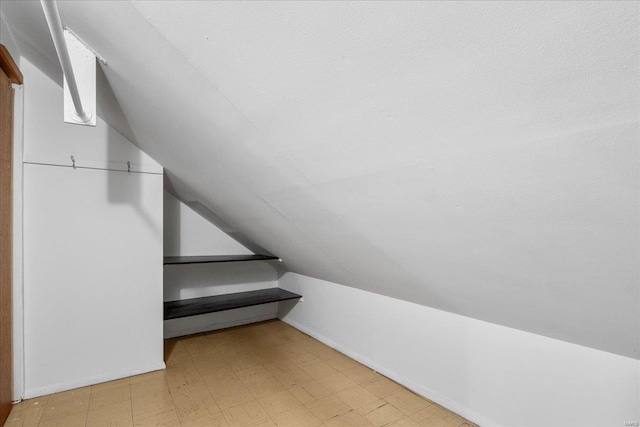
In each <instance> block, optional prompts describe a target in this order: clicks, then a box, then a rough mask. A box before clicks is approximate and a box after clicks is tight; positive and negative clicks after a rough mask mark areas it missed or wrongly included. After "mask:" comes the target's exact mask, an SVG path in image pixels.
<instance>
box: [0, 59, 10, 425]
mask: <svg viewBox="0 0 640 427" xmlns="http://www.w3.org/2000/svg"><path fill="white" fill-rule="evenodd" d="M0 111H1V112H2V114H0V424H3V423H4V421H5V420H6V418H7V416H8V415H9V412H10V411H11V400H12V391H13V376H12V373H13V362H12V353H13V350H12V348H13V346H12V345H11V344H12V337H11V335H12V332H11V330H12V327H11V317H12V314H11V311H12V305H13V300H12V297H11V288H12V278H13V273H12V263H13V261H12V253H11V252H12V244H11V242H12V238H13V232H12V224H13V220H12V206H13V195H12V182H11V179H12V175H13V172H12V164H13V154H12V152H13V88H12V87H11V81H10V80H9V77H8V76H7V75H6V74H5V72H4V70H3V69H0Z"/></svg>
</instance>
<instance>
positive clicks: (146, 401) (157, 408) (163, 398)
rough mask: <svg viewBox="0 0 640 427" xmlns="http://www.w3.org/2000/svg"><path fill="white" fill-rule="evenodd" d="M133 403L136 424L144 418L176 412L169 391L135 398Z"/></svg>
mask: <svg viewBox="0 0 640 427" xmlns="http://www.w3.org/2000/svg"><path fill="white" fill-rule="evenodd" d="M131 402H132V409H133V421H134V423H136V422H138V420H141V419H144V418H150V417H154V416H157V415H160V414H162V413H165V412H171V411H173V412H175V411H176V410H175V406H174V404H173V399H172V398H171V394H170V393H169V392H168V391H166V392H161V393H154V394H149V395H142V396H140V397H134V398H133V399H132V400H131Z"/></svg>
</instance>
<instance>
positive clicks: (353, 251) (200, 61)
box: [3, 1, 640, 358]
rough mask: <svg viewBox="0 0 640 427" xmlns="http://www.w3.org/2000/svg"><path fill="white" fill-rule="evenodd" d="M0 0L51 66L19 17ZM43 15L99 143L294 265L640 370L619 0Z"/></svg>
mask: <svg viewBox="0 0 640 427" xmlns="http://www.w3.org/2000/svg"><path fill="white" fill-rule="evenodd" d="M3 3H4V4H3V10H4V11H5V16H6V17H7V18H8V19H10V20H11V21H12V22H14V23H15V25H14V27H15V29H16V33H17V32H20V33H21V34H22V35H24V37H25V38H27V39H28V40H29V41H30V43H31V45H33V46H35V47H37V48H38V49H39V50H40V51H42V52H45V53H46V54H48V55H49V56H50V57H53V58H54V59H55V52H54V51H53V46H52V43H51V41H50V36H49V34H48V31H47V29H46V23H45V22H44V19H42V11H41V8H40V5H39V4H38V2H29V1H19V2H3ZM60 13H61V15H62V18H63V21H64V22H65V24H66V25H69V26H70V27H71V28H72V29H73V30H74V31H75V32H76V33H78V34H79V35H80V36H81V37H83V39H85V40H86V41H88V42H89V43H90V44H91V45H92V46H93V47H95V48H96V49H97V50H98V52H100V53H101V54H102V55H103V56H105V57H106V58H107V60H108V61H109V64H110V65H109V67H108V68H107V69H106V70H105V75H106V77H107V79H108V80H109V83H110V86H111V88H112V89H113V93H114V94H115V98H117V100H118V102H119V103H120V104H121V107H122V110H123V111H126V115H125V116H124V118H126V120H125V119H124V118H123V119H121V120H119V121H117V122H115V121H114V122H113V123H117V127H118V129H120V130H121V131H122V133H123V134H127V135H133V136H135V138H136V139H135V141H136V143H137V144H138V146H139V147H141V148H142V149H143V150H145V151H146V152H147V153H150V154H152V155H153V156H154V158H155V159H157V160H158V161H160V162H161V163H162V164H163V165H164V166H165V167H166V168H167V169H168V170H169V171H170V172H171V173H172V178H175V179H176V182H179V183H180V185H176V189H177V192H178V194H179V196H181V197H183V198H184V199H185V200H198V201H200V202H201V203H202V204H203V205H205V206H207V207H208V208H209V209H211V210H212V211H215V212H216V214H217V215H219V217H220V218H222V219H223V220H224V221H225V222H226V223H228V224H229V226H230V227H231V228H233V229H234V230H238V231H241V232H242V233H243V235H245V236H246V237H247V238H249V239H250V240H252V241H253V242H255V243H256V244H258V245H260V246H262V247H264V248H266V249H268V250H269V251H271V252H272V253H274V254H276V255H278V256H280V257H281V258H282V259H283V260H284V263H285V266H286V268H287V269H289V270H290V271H296V272H299V273H302V274H306V275H308V276H313V277H321V278H323V279H325V280H330V281H333V282H336V283H342V284H344V285H348V286H352V287H355V288H360V289H363V290H366V291H369V292H375V293H378V294H382V295H387V296H390V297H394V298H398V299H402V300H405V301H411V302H414V303H418V304H422V305H426V306H431V307H433V308H437V309H441V310H446V311H450V312H454V313H457V314H460V315H464V316H468V317H473V318H476V319H481V320H485V321H489V322H493V323H497V324H502V325H506V326H509V327H514V328H518V329H522V330H526V331H529V332H533V333H537V334H542V335H545V336H548V337H552V338H558V339H562V340H565V341H569V342H573V343H577V344H581V345H586V346H590V347H594V348H599V349H602V350H606V351H611V352H615V353H618V354H622V355H625V356H631V357H635V358H640V339H639V338H638V337H640V326H639V325H640V311H638V310H637V306H638V301H639V300H640V288H639V287H638V284H639V283H640V276H639V272H640V268H639V264H638V263H639V261H638V260H639V259H640V246H639V245H638V241H639V239H638V236H639V235H640V231H639V229H638V227H639V224H640V212H639V210H638V206H640V200H639V197H640V196H639V194H640V187H639V183H640V175H639V173H640V171H639V169H638V162H637V159H638V141H639V139H640V138H639V137H638V116H639V112H640V111H639V105H640V102H639V94H640V89H639V86H638V83H639V80H638V74H639V73H640V60H639V52H640V46H639V38H638V30H639V28H640V14H639V9H638V7H637V3H635V2H616V1H607V2H604V1H602V2H573V1H553V2H513V1H496V2H185V1H163V2H146V1H132V2H60ZM123 28H124V29H126V31H123ZM131 40H136V43H131ZM185 82H188V84H185ZM158 88H162V89H161V90H159V89H158ZM130 138H132V140H133V137H130ZM78 157H79V158H82V157H81V156H78ZM62 160H66V159H64V158H63V159H62ZM187 196H192V197H187Z"/></svg>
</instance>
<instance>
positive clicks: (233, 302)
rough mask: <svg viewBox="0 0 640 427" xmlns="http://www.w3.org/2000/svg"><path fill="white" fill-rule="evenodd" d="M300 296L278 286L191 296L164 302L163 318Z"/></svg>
mask: <svg viewBox="0 0 640 427" xmlns="http://www.w3.org/2000/svg"><path fill="white" fill-rule="evenodd" d="M298 298H302V295H298V294H294V293H293V292H289V291H285V290H284V289H280V288H271V289H260V290H258V291H249V292H238V293H235V294H225V295H215V296H212V297H202V298H191V299H184V300H179V301H167V302H165V303H164V320H170V319H179V318H181V317H188V316H197V315H198V314H206V313H215V312H218V311H225V310H233V309H234V308H242V307H251V306H253V305H260V304H268V303H270V302H278V301H286V300H292V299H298Z"/></svg>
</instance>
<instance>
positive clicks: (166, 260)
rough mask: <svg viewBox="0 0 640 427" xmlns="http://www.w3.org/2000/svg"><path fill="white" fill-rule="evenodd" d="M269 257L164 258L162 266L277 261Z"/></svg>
mask: <svg viewBox="0 0 640 427" xmlns="http://www.w3.org/2000/svg"><path fill="white" fill-rule="evenodd" d="M277 259H279V258H278V257H276V256H271V255H204V256H166V257H164V265H167V264H204V263H210V262H237V261H268V260H277Z"/></svg>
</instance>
